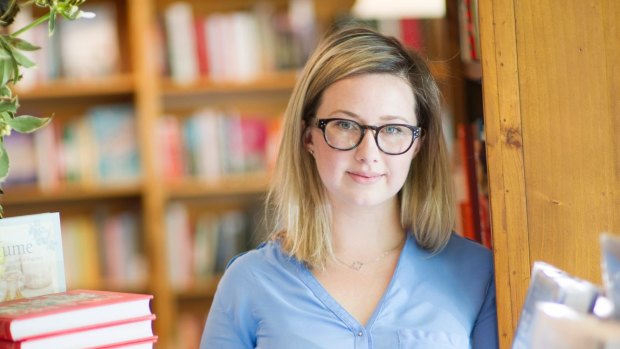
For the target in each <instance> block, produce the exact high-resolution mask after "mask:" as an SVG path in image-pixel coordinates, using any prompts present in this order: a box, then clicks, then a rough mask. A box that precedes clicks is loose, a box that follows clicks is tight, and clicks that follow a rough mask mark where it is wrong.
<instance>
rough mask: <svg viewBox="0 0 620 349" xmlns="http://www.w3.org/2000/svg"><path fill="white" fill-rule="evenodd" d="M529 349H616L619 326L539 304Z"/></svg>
mask: <svg viewBox="0 0 620 349" xmlns="http://www.w3.org/2000/svg"><path fill="white" fill-rule="evenodd" d="M530 348H531V349H588V348H592V349H619V348H620V323H619V322H617V321H603V320H601V319H599V318H597V317H595V316H592V315H588V314H580V313H578V312H576V311H575V310H573V309H571V308H570V307H568V306H566V305H564V304H557V303H545V302H543V303H539V304H538V305H537V306H536V313H535V316H534V323H533V326H532V342H531V346H530Z"/></svg>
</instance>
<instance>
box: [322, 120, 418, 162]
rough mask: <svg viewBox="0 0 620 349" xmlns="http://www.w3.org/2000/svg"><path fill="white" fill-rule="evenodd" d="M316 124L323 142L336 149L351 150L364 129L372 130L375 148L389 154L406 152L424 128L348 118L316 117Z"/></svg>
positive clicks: (358, 140)
mask: <svg viewBox="0 0 620 349" xmlns="http://www.w3.org/2000/svg"><path fill="white" fill-rule="evenodd" d="M316 126H317V127H318V128H319V129H321V131H323V137H324V138H325V142H326V143H327V145H329V146H330V147H332V148H334V149H337V150H351V149H354V148H355V147H357V146H358V145H360V143H362V139H363V138H364V135H365V134H366V130H372V131H374V132H373V133H374V138H375V143H376V144H377V148H379V150H381V151H382V152H384V153H386V154H389V155H400V154H403V153H406V152H407V151H408V150H409V149H410V148H411V146H412V145H413V142H414V141H415V140H416V138H420V137H422V136H423V135H424V129H423V128H421V127H419V126H412V125H406V124H385V125H381V126H370V125H361V124H359V123H357V122H355V121H353V120H349V119H337V118H334V119H318V120H317V123H316Z"/></svg>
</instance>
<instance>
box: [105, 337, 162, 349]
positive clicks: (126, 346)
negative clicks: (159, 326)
mask: <svg viewBox="0 0 620 349" xmlns="http://www.w3.org/2000/svg"><path fill="white" fill-rule="evenodd" d="M155 342H157V336H152V337H150V338H143V339H139V340H135V341H129V342H125V343H120V344H114V345H109V346H105V347H99V348H97V349H152V348H153V345H154V344H155Z"/></svg>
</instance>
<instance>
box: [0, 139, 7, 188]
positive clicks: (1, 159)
mask: <svg viewBox="0 0 620 349" xmlns="http://www.w3.org/2000/svg"><path fill="white" fill-rule="evenodd" d="M8 175H9V155H8V154H7V152H6V150H5V149H4V142H0V183H1V182H4V180H5V179H6V177H7V176H8Z"/></svg>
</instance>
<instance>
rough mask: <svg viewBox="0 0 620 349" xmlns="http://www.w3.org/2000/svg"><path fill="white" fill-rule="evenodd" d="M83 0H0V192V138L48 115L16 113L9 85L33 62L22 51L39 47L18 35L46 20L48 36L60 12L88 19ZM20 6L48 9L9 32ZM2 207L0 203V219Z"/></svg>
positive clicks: (2, 163) (5, 157)
mask: <svg viewBox="0 0 620 349" xmlns="http://www.w3.org/2000/svg"><path fill="white" fill-rule="evenodd" d="M83 3H84V0H67V1H63V0H34V1H26V2H20V3H18V2H17V1H16V0H0V27H3V28H4V33H2V34H0V195H1V194H3V193H4V192H3V191H2V183H3V182H4V181H5V180H6V178H7V176H8V175H9V167H10V161H9V154H7V152H6V149H5V148H4V138H5V137H9V136H10V135H11V132H12V131H16V132H20V133H31V132H34V131H36V130H38V129H39V128H41V127H43V126H45V125H46V124H47V123H49V122H50V120H51V118H52V117H51V116H50V117H36V116H32V115H17V109H18V108H19V102H18V99H17V96H16V95H14V94H13V91H12V90H11V86H13V85H15V84H17V83H18V82H19V80H20V79H21V77H22V74H21V70H22V69H28V68H32V67H34V66H35V62H33V61H31V60H30V59H28V58H27V57H26V56H25V55H24V54H23V52H24V51H34V50H37V49H39V47H37V46H34V45H32V44H31V43H29V42H27V41H25V40H23V39H20V38H19V35H21V34H23V33H24V32H26V31H28V30H29V29H31V28H34V27H36V26H38V25H40V24H42V23H45V22H47V23H48V32H49V35H50V36H51V35H52V34H53V33H54V29H55V26H56V18H57V17H58V16H59V15H60V16H61V17H62V18H65V19H67V20H74V19H78V18H92V17H94V14H93V13H90V12H84V11H81V10H80V9H79V6H80V5H82V4H83ZM24 6H37V7H44V8H47V9H49V11H48V12H47V13H45V14H44V15H42V16H41V17H39V18H37V19H36V20H34V21H33V22H32V23H30V24H28V25H26V26H25V27H23V28H21V29H18V30H16V31H15V32H13V33H10V32H7V29H8V26H9V25H10V24H11V23H13V21H14V19H15V16H16V15H17V13H18V12H19V9H20V8H22V7H24ZM2 214H3V210H2V206H0V218H1V217H2Z"/></svg>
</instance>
